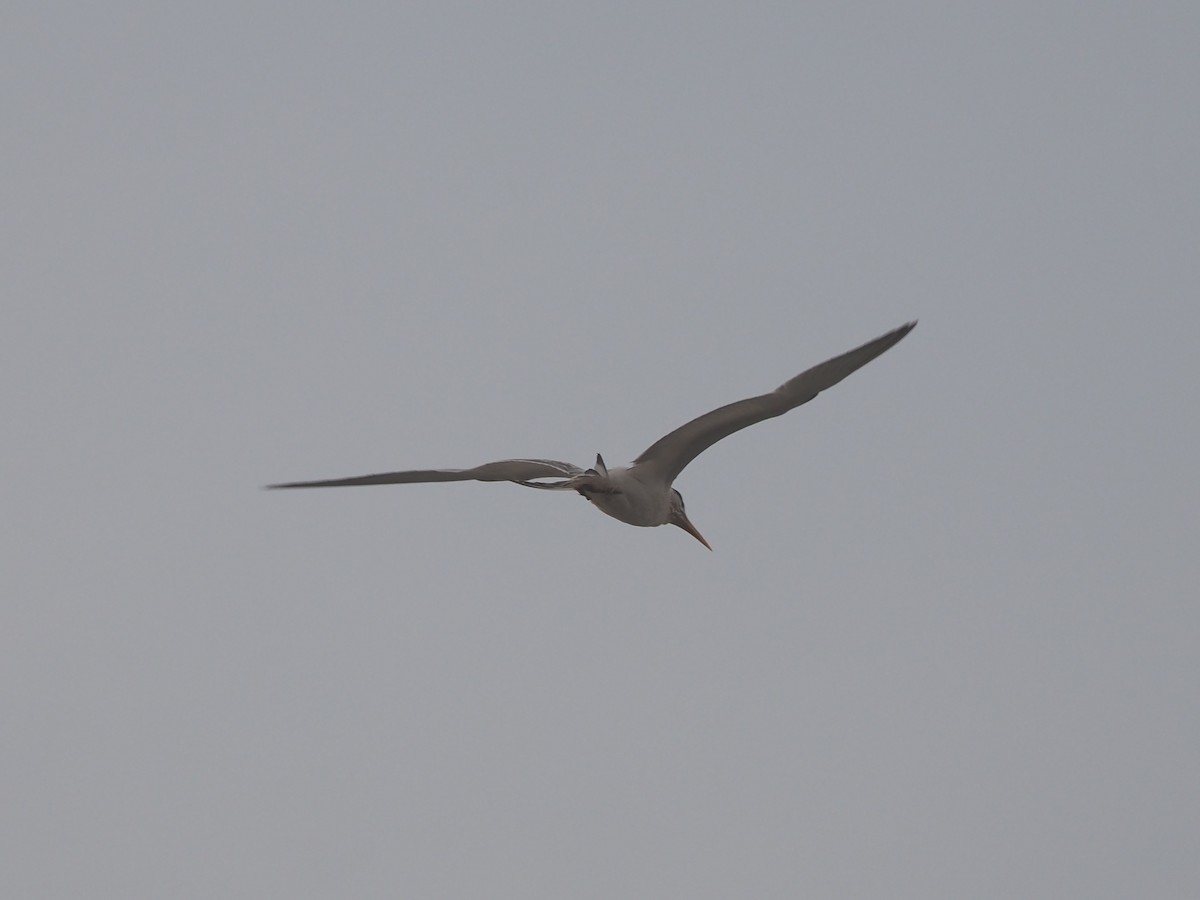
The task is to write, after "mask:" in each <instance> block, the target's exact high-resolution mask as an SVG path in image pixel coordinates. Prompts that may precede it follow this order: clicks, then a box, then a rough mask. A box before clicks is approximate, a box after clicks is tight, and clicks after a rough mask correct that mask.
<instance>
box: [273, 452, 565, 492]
mask: <svg viewBox="0 0 1200 900" xmlns="http://www.w3.org/2000/svg"><path fill="white" fill-rule="evenodd" d="M582 471H583V470H582V469H580V468H579V466H575V465H572V464H571V463H565V462H559V461H558V460H554V459H502V460H500V461H499V462H490V463H484V464H483V465H482V466H476V467H475V468H473V469H414V470H412V471H409V472H383V473H380V474H379V475H358V476H355V477H353V478H330V479H327V480H324V481H289V482H286V483H283V484H268V485H267V487H268V488H271V489H277V488H315V487H356V486H359V485H368V484H418V483H422V482H430V481H515V482H517V483H519V484H520V483H526V482H530V481H533V480H534V479H537V478H570V477H572V476H573V475H578V474H579V473H580V472H582ZM530 486H531V487H537V486H538V485H536V484H534V485H530Z"/></svg>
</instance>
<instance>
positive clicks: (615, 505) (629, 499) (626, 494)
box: [576, 469, 671, 527]
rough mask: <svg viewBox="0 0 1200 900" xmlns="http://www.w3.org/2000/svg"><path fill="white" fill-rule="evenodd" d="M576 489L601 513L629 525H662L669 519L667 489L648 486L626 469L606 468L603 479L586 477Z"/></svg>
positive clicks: (668, 494) (669, 506) (669, 507)
mask: <svg viewBox="0 0 1200 900" xmlns="http://www.w3.org/2000/svg"><path fill="white" fill-rule="evenodd" d="M576 490H578V491H579V493H580V494H582V495H583V496H584V497H586V498H587V499H588V500H590V501H591V502H592V504H593V505H595V507H596V508H597V509H598V510H600V512H602V513H604V514H605V515H609V516H612V517H613V518H614V519H619V520H620V521H622V522H625V523H626V524H628V525H640V526H643V527H651V526H654V525H665V524H666V523H667V521H668V519H669V518H670V514H671V497H670V490H669V489H666V488H664V489H661V490H659V489H656V488H655V487H654V486H652V485H647V484H645V483H643V482H642V481H640V480H639V479H638V478H636V477H635V476H634V475H632V474H630V472H629V470H628V469H609V470H608V474H607V475H606V476H601V477H593V478H589V479H588V481H587V482H586V483H584V484H581V485H580V486H579V487H577V488H576Z"/></svg>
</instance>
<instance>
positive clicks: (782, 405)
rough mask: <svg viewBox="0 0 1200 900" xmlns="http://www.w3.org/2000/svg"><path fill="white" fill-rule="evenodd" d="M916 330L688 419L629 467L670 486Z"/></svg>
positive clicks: (898, 332)
mask: <svg viewBox="0 0 1200 900" xmlns="http://www.w3.org/2000/svg"><path fill="white" fill-rule="evenodd" d="M916 325H917V323H916V321H915V320H914V321H912V322H908V323H906V324H904V325H901V326H900V327H899V328H895V329H893V330H892V331H889V332H888V333H887V334H884V335H881V336H880V337H877V338H875V340H873V341H868V342H867V343H865V344H863V345H862V346H861V347H856V348H855V349H853V350H850V351H848V352H846V353H843V354H841V355H840V356H835V357H833V358H832V359H828V360H826V361H825V362H823V363H819V364H818V365H815V366H813V367H812V368H811V369H807V370H805V371H804V372H801V373H800V374H799V375H797V376H796V377H795V378H792V379H790V380H788V381H785V382H784V383H783V384H781V385H780V386H779V387H777V388H776V389H775V390H773V391H771V393H769V394H762V395H760V396H758V397H750V398H748V399H746V400H738V401H736V402H734V403H730V404H727V405H726V406H722V407H719V408H718V409H714V410H713V411H712V412H708V413H705V414H704V415H702V416H699V417H697V418H695V419H692V421H690V422H688V423H687V424H686V425H682V426H680V427H679V428H676V429H675V430H674V431H672V432H671V433H670V434H667V435H665V436H663V437H661V438H659V439H658V440H657V441H655V442H654V443H653V444H651V445H650V446H649V447H648V448H646V450H645V451H644V452H643V453H642V454H641V455H640V456H639V457H638V458H637V459H635V460H634V461H633V464H634V465H635V466H637V465H643V466H647V467H651V468H653V469H655V470H657V471H658V473H659V474H661V475H663V476H665V477H666V478H667V480H668V481H673V480H674V479H675V477H676V476H678V475H679V473H680V472H682V471H683V469H684V468H685V467H686V466H687V464H688V463H690V462H691V461H692V460H693V459H695V458H696V457H697V456H699V455H700V454H701V453H703V452H704V451H705V450H707V449H708V448H709V447H711V446H712V445H713V444H715V443H716V442H717V441H719V440H721V439H722V438H726V437H729V435H731V434H733V433H734V432H736V431H741V430H742V429H743V428H747V427H749V426H750V425H754V424H755V423H757V422H762V421H764V420H766V419H770V418H774V417H775V416H781V415H783V414H784V413H785V412H788V411H789V410H793V409H795V408H796V407H797V406H801V405H802V404H805V403H807V402H808V401H809V400H812V399H813V398H814V397H816V396H817V395H818V394H819V393H821V392H822V391H824V390H828V389H829V388H831V387H833V386H834V385H835V384H837V383H838V382H839V381H841V380H842V379H843V378H845V377H846V376H848V375H850V374H851V373H852V372H854V371H856V370H858V369H860V368H862V367H863V366H865V365H866V364H867V363H869V362H870V361H871V360H873V359H875V357H877V356H879V355H880V354H882V353H884V352H886V351H887V350H889V349H891V348H892V347H894V346H895V345H896V344H897V343H899V342H900V340H902V339H903V338H904V336H905V335H906V334H908V333H909V332H910V331H912V330H913V329H914V328H915V327H916Z"/></svg>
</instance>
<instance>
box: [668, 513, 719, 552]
mask: <svg viewBox="0 0 1200 900" xmlns="http://www.w3.org/2000/svg"><path fill="white" fill-rule="evenodd" d="M671 524H672V525H678V526H679V527H680V528H682V529H683V530H684V531H686V532H687V533H688V534H690V535H691V536H692V537H694V538H695V539H696V540H698V541H699V542H700V543H702V544H703V545H704V546H705V547H708V549H709V550H710V551H711V550H712V547H709V546H708V541H706V540H705V539H704V535H702V534H701V533H700V532H699V531H697V530H696V526H695V525H693V524H692V523H691V520H690V519H688V517H687V516H686V515H685V514H683V513H680V514H679V518H678V519H672V520H671Z"/></svg>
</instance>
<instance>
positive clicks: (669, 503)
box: [267, 321, 917, 550]
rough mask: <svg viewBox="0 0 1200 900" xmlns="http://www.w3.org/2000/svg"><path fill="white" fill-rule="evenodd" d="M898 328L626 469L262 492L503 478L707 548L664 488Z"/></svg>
mask: <svg viewBox="0 0 1200 900" xmlns="http://www.w3.org/2000/svg"><path fill="white" fill-rule="evenodd" d="M916 324H917V323H916V322H915V321H914V322H909V323H908V324H906V325H901V326H900V327H899V328H896V329H895V330H893V331H889V332H888V333H887V334H885V335H881V336H880V337H877V338H875V340H873V341H868V342H867V343H865V344H863V345H862V346H861V347H858V348H856V349H854V350H850V351H849V352H847V353H843V354H842V355H841V356H835V357H834V358H833V359H829V360H826V361H825V362H823V363H821V364H820V365H817V366H813V367H812V368H811V369H809V370H807V371H805V372H801V373H800V374H799V375H797V376H796V377H795V378H793V379H791V380H790V381H785V382H784V383H783V384H781V385H780V386H779V387H777V388H775V390H773V391H771V392H770V393H769V394H761V395H759V396H757V397H750V398H748V399H746V400H738V401H737V402H736V403H730V404H728V405H726V406H722V407H719V408H717V409H714V410H713V411H712V412H707V413H705V414H704V415H702V416H700V417H699V418H696V419H692V421H690V422H688V423H687V424H686V425H683V426H681V427H679V428H676V429H675V430H674V431H672V432H671V433H670V434H667V435H666V436H664V437H661V438H659V439H658V440H657V441H655V442H654V443H653V444H651V445H650V446H649V447H648V448H647V449H646V450H644V451H643V452H642V455H641V456H639V457H638V458H637V459H635V460H634V461H633V462H632V463H631V464H630V465H629V466H626V467H623V468H622V467H616V466H614V467H613V468H611V469H610V468H608V467H607V466H606V465H605V464H604V460H603V459H602V458H601V457H600V455H599V454H597V455H596V464H595V465H594V466H593V467H592V468H590V469H581V468H580V467H579V466H576V465H572V464H571V463H566V462H558V461H557V460H553V459H502V460H500V461H499V462H490V463H484V464H483V465H481V466H476V467H475V468H473V469H416V470H413V471H409V472H384V473H382V474H379V475H359V476H356V477H354V478H333V479H328V480H325V481H290V482H287V483H285V484H269V485H267V487H268V488H272V489H278V488H318V487H351V486H356V485H368V484H414V483H419V482H429V481H511V482H514V483H515V484H519V485H522V486H524V487H531V488H540V489H541V490H549V491H576V492H577V493H579V494H580V495H582V496H583V497H585V498H586V499H587V500H589V501H590V502H591V503H592V505H594V506H595V507H596V508H597V509H599V510H600V511H601V512H602V513H606V514H607V515H610V516H612V517H613V518H614V519H620V520H621V521H622V522H626V523H628V524H630V525H640V526H645V527H649V526H655V525H677V526H679V527H680V528H682V529H683V530H684V531H686V532H687V533H688V534H690V535H691V536H692V537H694V538H695V539H696V540H698V541H699V542H700V543H701V544H703V545H704V546H705V547H708V549H709V550H711V549H712V547H709V544H708V541H706V540H705V539H704V537H703V536H702V535H701V534H700V532H699V531H697V530H696V526H695V525H693V524H692V523H691V520H689V519H688V517H687V513H686V512H685V511H684V507H683V496H682V495H681V494H680V493H679V491H677V490H675V488H674V487H672V485H673V484H674V482H675V479H676V477H678V475H679V473H680V472H682V471H683V469H684V467H685V466H686V465H687V464H688V463H690V462H691V461H692V460H693V459H695V458H696V457H697V456H699V455H700V454H701V453H703V452H704V451H705V450H707V449H708V448H709V447H711V446H712V445H713V444H715V443H716V442H717V441H719V440H721V438H725V437H729V435H731V434H733V433H734V432H735V431H741V430H742V429H743V428H746V427H748V426H750V425H754V424H755V423H757V422H761V421H763V420H764V419H771V418H774V417H775V416H781V415H783V414H784V413H785V412H787V411H788V410H792V409H795V408H796V407H797V406H800V405H801V404H804V403H807V402H808V401H809V400H811V399H813V398H814V397H816V396H817V394H819V393H821V391H824V390H827V389H828V388H831V387H833V386H834V385H835V384H837V383H838V382H839V381H841V380H842V379H843V378H845V377H846V376H847V375H849V374H850V373H851V372H853V371H855V370H856V369H860V368H862V367H863V366H865V365H866V364H867V363H869V362H870V361H871V360H873V359H874V358H875V357H877V356H879V355H880V354H881V353H883V352H884V351H886V350H888V349H889V348H891V347H893V346H895V345H896V344H897V343H898V342H899V341H900V340H901V338H903V337H904V336H905V335H906V334H908V333H909V332H910V331H912V330H913V328H914V327H916Z"/></svg>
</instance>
